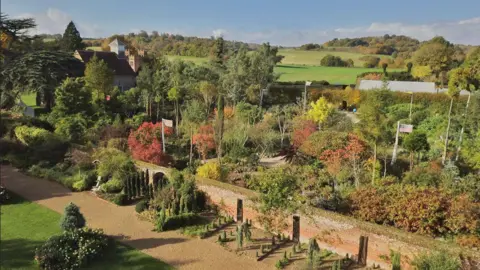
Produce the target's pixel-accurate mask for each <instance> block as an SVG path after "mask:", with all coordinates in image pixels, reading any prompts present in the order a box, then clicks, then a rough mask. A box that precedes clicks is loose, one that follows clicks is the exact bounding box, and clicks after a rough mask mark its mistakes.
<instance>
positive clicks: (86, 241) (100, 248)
mask: <svg viewBox="0 0 480 270" xmlns="http://www.w3.org/2000/svg"><path fill="white" fill-rule="evenodd" d="M108 245H109V239H108V237H107V236H106V235H105V234H103V231H101V230H93V229H89V228H84V229H74V230H71V231H65V232H63V234H62V235H58V236H53V237H51V238H50V239H48V240H47V242H45V243H44V244H43V245H42V246H41V247H39V248H38V249H37V250H36V251H35V261H36V262H37V263H38V265H39V267H40V268H41V269H49V270H64V269H77V268H81V267H85V266H87V265H88V264H89V263H91V262H92V261H93V260H95V259H97V258H98V257H101V256H102V254H103V253H104V252H105V250H106V249H107V247H108Z"/></svg>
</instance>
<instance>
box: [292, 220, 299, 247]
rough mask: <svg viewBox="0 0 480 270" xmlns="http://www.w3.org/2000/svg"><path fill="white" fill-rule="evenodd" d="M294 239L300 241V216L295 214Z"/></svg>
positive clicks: (296, 241)
mask: <svg viewBox="0 0 480 270" xmlns="http://www.w3.org/2000/svg"><path fill="white" fill-rule="evenodd" d="M292 240H293V242H295V243H299V242H300V216H293V232H292Z"/></svg>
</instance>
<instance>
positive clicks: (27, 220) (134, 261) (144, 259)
mask: <svg viewBox="0 0 480 270" xmlns="http://www.w3.org/2000/svg"><path fill="white" fill-rule="evenodd" d="M60 219H61V215H60V214H59V213H57V212H55V211H52V210H50V209H48V208H46V207H43V206H41V205H38V204H36V203H32V202H29V201H26V200H24V199H23V198H21V197H19V196H16V195H14V194H12V199H11V200H10V201H9V204H7V205H2V206H1V216H0V226H1V227H0V228H1V234H0V236H1V237H0V269H38V267H37V266H36V265H35V262H34V260H33V257H34V254H35V248H36V247H38V246H40V245H41V244H42V243H43V242H45V241H46V240H47V239H48V238H49V237H50V236H52V235H55V234H60V232H61V230H60ZM88 269H98V270H100V269H112V270H113V269H125V270H127V269H152V270H153V269H173V268H172V267H170V266H169V265H167V264H166V263H164V262H161V261H159V260H156V259H154V258H152V257H150V256H148V255H146V254H144V253H142V252H140V251H138V250H136V249H133V248H130V247H127V246H124V245H122V244H120V243H116V245H115V247H114V248H112V249H111V250H110V251H109V252H108V253H107V254H105V257H103V258H102V259H100V260H99V261H98V262H95V263H94V264H92V265H90V266H88Z"/></svg>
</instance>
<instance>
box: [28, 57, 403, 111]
mask: <svg viewBox="0 0 480 270" xmlns="http://www.w3.org/2000/svg"><path fill="white" fill-rule="evenodd" d="M87 49H92V50H100V49H101V48H100V47H88V48H87ZM278 54H279V55H283V56H285V58H283V59H282V62H281V64H280V65H278V66H277V67H276V68H275V72H277V73H279V74H280V79H279V81H282V82H288V81H306V80H315V81H321V80H325V81H328V82H329V83H330V84H354V83H355V81H356V78H357V75H358V74H360V73H363V72H369V71H372V72H373V71H382V70H381V69H372V68H363V67H361V66H362V64H363V61H362V60H360V58H361V57H362V56H364V54H361V53H355V52H342V51H303V50H296V49H280V50H279V52H278ZM327 54H332V55H335V56H340V57H341V58H342V59H349V58H351V59H352V60H353V61H354V62H355V66H356V68H343V67H322V66H320V61H321V60H322V58H323V57H325V56H326V55H327ZM375 56H377V57H380V58H383V57H389V56H385V55H375ZM167 58H168V59H170V60H174V59H181V60H184V61H190V62H193V63H195V64H204V63H206V62H207V61H208V58H207V57H194V56H179V55H167ZM388 70H389V71H398V70H399V69H388ZM22 100H23V98H22ZM29 100H30V99H29ZM24 102H25V103H26V104H27V105H29V104H31V103H27V101H26V100H24ZM33 105H35V97H34V96H33ZM29 106H31V105H29Z"/></svg>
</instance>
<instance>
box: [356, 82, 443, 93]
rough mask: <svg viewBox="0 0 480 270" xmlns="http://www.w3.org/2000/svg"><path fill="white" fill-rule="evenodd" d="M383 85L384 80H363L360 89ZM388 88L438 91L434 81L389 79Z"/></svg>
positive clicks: (424, 91)
mask: <svg viewBox="0 0 480 270" xmlns="http://www.w3.org/2000/svg"><path fill="white" fill-rule="evenodd" d="M382 87H383V81H378V80H361V81H360V85H359V86H358V89H360V90H372V89H379V88H382ZM387 88H388V89H389V90H391V91H397V92H413V93H438V92H437V89H436V87H435V83H433V82H405V81H387Z"/></svg>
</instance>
